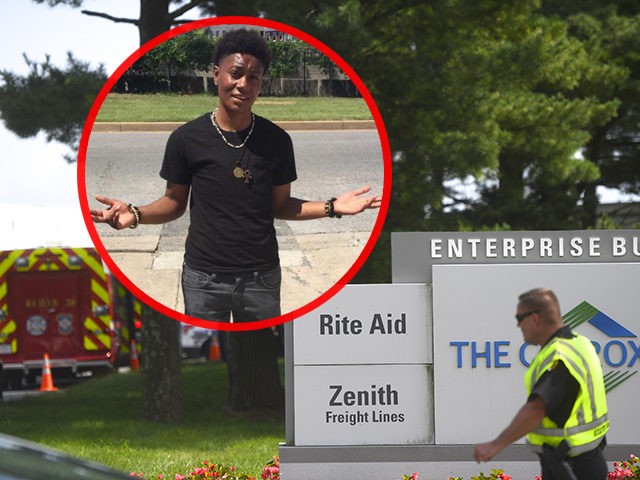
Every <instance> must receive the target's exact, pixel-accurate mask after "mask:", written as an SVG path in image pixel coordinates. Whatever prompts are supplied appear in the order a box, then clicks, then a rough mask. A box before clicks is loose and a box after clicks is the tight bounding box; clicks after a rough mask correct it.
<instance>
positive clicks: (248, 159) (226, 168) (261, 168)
mask: <svg viewBox="0 0 640 480" xmlns="http://www.w3.org/2000/svg"><path fill="white" fill-rule="evenodd" d="M249 131H250V127H249V128H247V129H246V130H244V131H242V132H224V131H223V134H224V136H225V137H226V139H227V140H228V141H229V143H231V144H233V145H240V144H242V142H243V141H244V139H245V138H246V137H247V135H248V134H249ZM236 166H241V167H242V168H243V169H245V170H248V171H249V172H251V177H252V178H251V181H250V183H245V182H244V180H243V179H241V178H240V179H239V178H236V177H235V176H234V174H233V170H234V168H235V167H236ZM160 176H161V177H162V178H164V179H165V180H167V181H168V182H173V183H177V184H180V185H190V186H191V199H190V203H189V207H190V215H191V223H190V226H189V234H188V236H187V241H186V245H185V262H186V263H187V265H189V266H190V267H191V268H194V269H196V270H201V271H204V272H243V271H250V270H255V269H264V268H272V267H275V266H277V265H278V264H279V258H278V243H277V239H276V233H275V228H274V226H273V220H274V216H273V207H272V197H273V187H275V186H279V185H286V184H288V183H291V182H293V181H294V180H295V179H296V167H295V159H294V154H293V144H292V142H291V138H290V137H289V135H288V134H287V133H286V132H285V131H284V130H282V129H281V128H280V127H278V126H276V125H275V124H273V123H272V122H270V121H268V120H266V119H264V118H262V117H259V116H257V115H256V117H255V126H254V130H253V132H252V133H251V137H250V138H249V140H248V141H247V143H246V145H245V146H244V147H243V148H239V149H235V148H231V147H230V146H228V145H227V144H226V143H225V142H224V141H223V139H222V138H221V136H220V134H219V133H218V132H217V131H216V129H215V127H214V125H213V123H212V122H211V114H209V113H208V114H205V115H203V116H201V117H199V118H197V119H195V120H193V121H191V122H188V123H186V124H184V125H182V126H181V127H179V128H178V129H176V130H175V131H174V132H173V133H172V134H171V136H170V137H169V140H168V141H167V147H166V150H165V156H164V161H163V163H162V169H161V170H160Z"/></svg>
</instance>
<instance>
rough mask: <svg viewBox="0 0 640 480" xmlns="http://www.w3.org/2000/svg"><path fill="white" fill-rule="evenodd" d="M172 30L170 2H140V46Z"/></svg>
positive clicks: (144, 0)
mask: <svg viewBox="0 0 640 480" xmlns="http://www.w3.org/2000/svg"><path fill="white" fill-rule="evenodd" d="M170 28H171V17H170V16H169V0H140V24H139V25H138V31H139V32H140V45H144V44H145V43H147V42H148V41H149V40H151V39H152V38H154V37H157V36H158V35H160V34H161V33H164V32H166V31H167V30H169V29H170Z"/></svg>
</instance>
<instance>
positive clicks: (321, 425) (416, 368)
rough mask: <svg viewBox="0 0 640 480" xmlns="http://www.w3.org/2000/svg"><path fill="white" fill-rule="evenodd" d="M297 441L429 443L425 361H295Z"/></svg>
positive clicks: (430, 429)
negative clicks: (304, 363) (315, 363)
mask: <svg viewBox="0 0 640 480" xmlns="http://www.w3.org/2000/svg"><path fill="white" fill-rule="evenodd" d="M294 374H295V387H294V390H295V398H296V402H295V441H296V445H298V446H304V445H307V446H308V445H388V444H425V443H433V433H432V432H433V425H431V424H430V419H431V418H432V408H433V406H432V401H431V399H432V398H433V397H432V395H433V392H432V387H431V385H432V384H433V383H432V378H431V367H430V366H427V365H348V366H347V365H341V366H296V367H294Z"/></svg>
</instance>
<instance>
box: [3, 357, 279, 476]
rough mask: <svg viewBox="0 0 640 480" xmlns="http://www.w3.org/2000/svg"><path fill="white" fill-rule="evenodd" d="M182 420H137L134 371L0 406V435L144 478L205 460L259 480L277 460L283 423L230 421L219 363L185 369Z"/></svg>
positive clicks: (235, 417)
mask: <svg viewBox="0 0 640 480" xmlns="http://www.w3.org/2000/svg"><path fill="white" fill-rule="evenodd" d="M183 384H184V385H183V399H184V421H183V423H182V424H181V425H178V426H170V425H162V424H156V423H153V422H149V421H145V420H142V419H141V408H142V400H141V392H140V374H139V372H132V373H125V374H118V375H110V376H107V377H104V378H98V379H93V380H89V381H87V382H85V383H83V384H80V385H76V386H73V387H70V388H67V389H64V390H61V391H59V392H57V393H55V394H48V395H45V396H41V397H33V398H27V399H24V400H20V401H17V402H11V403H6V404H4V405H2V406H1V408H2V415H1V416H0V431H1V432H3V433H7V434H10V435H14V436H17V437H21V438H26V439H28V440H32V441H36V442H40V443H43V444H45V445H48V446H50V447H53V448H56V449H58V450H62V451H64V452H67V453H70V454H72V455H74V456H77V457H82V458H86V459H90V460H94V461H97V462H100V463H103V464H105V465H108V466H111V467H113V468H116V469H118V470H122V471H124V472H127V473H128V472H137V473H144V476H145V478H149V479H152V478H156V477H157V475H158V474H163V475H164V478H173V477H174V474H176V473H180V474H186V473H188V472H189V471H191V470H192V469H193V468H194V467H198V466H201V465H202V462H203V461H205V460H208V461H210V462H211V463H217V464H224V465H233V466H235V467H237V469H238V471H239V472H240V473H247V474H253V475H255V476H256V477H257V478H260V473H261V471H262V467H263V465H265V464H266V463H267V462H268V461H269V460H271V458H272V457H273V456H274V455H277V454H278V443H279V442H282V441H284V420H283V419H269V418H256V417H248V416H241V415H231V414H229V412H228V411H227V409H226V399H227V372H226V366H225V365H224V364H221V363H195V364H185V365H184V366H183Z"/></svg>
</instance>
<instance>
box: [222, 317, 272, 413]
mask: <svg viewBox="0 0 640 480" xmlns="http://www.w3.org/2000/svg"><path fill="white" fill-rule="evenodd" d="M225 348H226V355H227V364H228V369H229V409H230V410H231V411H232V412H246V413H259V414H264V413H276V414H279V415H281V414H283V413H284V389H283V388H282V383H281V381H280V372H279V370H278V337H276V336H275V335H274V334H273V331H272V329H271V328H267V329H263V330H253V331H249V332H228V333H227V334H226V341H225Z"/></svg>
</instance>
